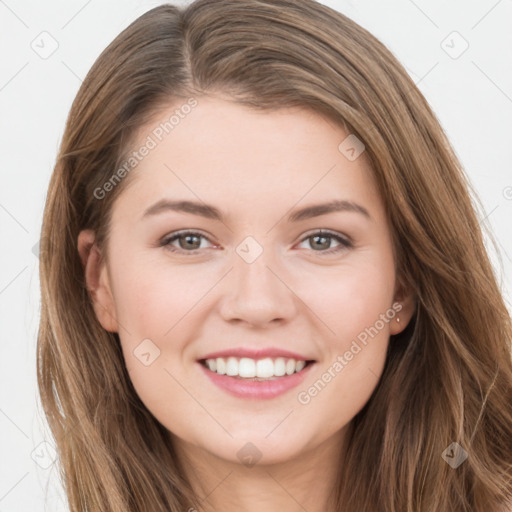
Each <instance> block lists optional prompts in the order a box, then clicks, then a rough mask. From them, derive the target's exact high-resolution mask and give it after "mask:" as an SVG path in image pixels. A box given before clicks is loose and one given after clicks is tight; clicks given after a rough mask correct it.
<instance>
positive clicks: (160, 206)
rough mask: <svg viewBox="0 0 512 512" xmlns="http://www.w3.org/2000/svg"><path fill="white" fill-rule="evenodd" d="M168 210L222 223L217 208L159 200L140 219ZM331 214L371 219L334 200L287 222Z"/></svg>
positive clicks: (302, 211) (350, 203)
mask: <svg viewBox="0 0 512 512" xmlns="http://www.w3.org/2000/svg"><path fill="white" fill-rule="evenodd" d="M169 210H171V211H175V212H182V213H191V214H193V215H199V216H201V217H206V218H207V219H212V220H217V221H220V222H222V221H223V218H224V216H223V215H222V213H221V211H220V210H219V209H218V208H216V207H215V206H212V205H209V204H206V203H198V202H195V201H179V200H171V199H160V200H159V201H157V202H156V203H155V204H153V205H152V206H150V207H149V208H147V209H146V210H145V211H144V213H143V215H142V219H145V218H147V217H151V216H154V215H158V214H161V213H164V212H166V211H169ZM333 212H354V213H360V214H362V215H364V216H365V217H366V218H367V219H369V220H371V219H372V217H371V215H370V213H369V212H368V210H367V209H366V208H365V207H364V206H361V205H359V204H357V203H354V202H353V201H347V200H343V199H335V200H333V201H331V202H329V203H322V204H315V205H312V206H306V207H304V208H301V209H299V210H295V211H294V212H292V213H291V214H290V215H289V216H288V222H298V221H301V220H305V219H311V218H313V217H319V216H320V215H326V214H328V213H333Z"/></svg>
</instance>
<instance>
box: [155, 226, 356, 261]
mask: <svg viewBox="0 0 512 512" xmlns="http://www.w3.org/2000/svg"><path fill="white" fill-rule="evenodd" d="M183 235H196V236H199V237H202V238H205V239H206V240H209V239H208V237H206V236H204V235H203V234H202V233H200V232H198V231H178V232H176V233H174V234H172V235H171V236H170V237H167V238H164V239H162V241H161V243H160V246H161V247H165V249H166V250H168V251H171V252H178V253H182V254H183V253H188V254H190V255H192V256H196V255H198V251H200V250H201V249H193V250H191V251H187V250H185V249H179V248H177V247H173V246H171V245H170V244H171V242H174V240H177V239H178V238H180V237H181V236H183ZM314 236H323V237H328V238H334V239H335V240H336V241H337V242H339V243H340V245H339V246H338V247H334V248H331V249H327V250H325V251H314V250H313V249H312V250H313V252H317V253H319V254H321V255H330V254H334V253H337V252H340V251H342V250H344V249H350V248H352V247H353V246H354V244H353V243H352V241H351V240H349V239H348V238H344V237H342V236H340V235H338V234H336V233H335V232H332V231H328V230H319V231H315V232H313V233H311V234H309V235H307V236H305V237H304V238H303V239H302V240H301V241H300V243H302V242H304V241H305V240H307V239H308V238H313V237H314Z"/></svg>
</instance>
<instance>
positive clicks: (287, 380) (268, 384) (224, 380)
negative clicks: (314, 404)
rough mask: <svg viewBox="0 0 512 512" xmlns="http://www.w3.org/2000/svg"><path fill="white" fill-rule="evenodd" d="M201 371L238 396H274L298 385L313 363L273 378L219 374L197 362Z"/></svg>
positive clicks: (216, 383)
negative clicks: (260, 378)
mask: <svg viewBox="0 0 512 512" xmlns="http://www.w3.org/2000/svg"><path fill="white" fill-rule="evenodd" d="M198 364H199V366H200V367H201V369H202V370H203V372H205V374H206V375H207V376H208V377H209V379H210V380H211V381H212V382H213V383H214V384H215V385H216V386H218V387H219V388H221V389H223V390H224V391H227V392H228V393H229V394H231V395H233V396H236V397H238V398H257V399H262V398H274V397H276V396H279V395H282V394H283V393H286V392H287V391H289V390H290V389H293V388H294V387H296V386H298V385H299V384H300V383H301V382H302V381H303V380H304V378H305V377H306V375H307V374H308V373H309V372H310V370H311V368H312V367H313V366H314V365H315V363H309V364H308V365H307V366H305V367H304V368H303V369H302V370H301V371H300V372H297V373H294V374H292V375H284V376H283V377H276V378H275V379H273V380H260V381H257V380H250V379H240V378H237V377H230V376H228V375H219V374H218V373H215V372H212V371H210V370H209V369H208V368H206V367H205V366H204V365H203V364H202V363H198Z"/></svg>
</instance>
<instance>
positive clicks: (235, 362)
mask: <svg viewBox="0 0 512 512" xmlns="http://www.w3.org/2000/svg"><path fill="white" fill-rule="evenodd" d="M314 364H315V361H304V360H295V359H291V358H283V357H276V358H270V357H266V358H264V359H251V358H248V357H242V358H237V357H227V358H224V357H217V358H212V359H203V360H200V361H199V365H200V367H201V370H202V371H203V372H204V373H205V374H206V376H207V377H208V378H209V379H210V381H211V382H213V383H214V384H215V385H216V386H218V387H220V388H221V389H223V390H224V391H227V392H228V393H229V394H231V395H233V396H236V397H238V398H257V399H262V398H273V397H276V396H278V395H281V394H283V393H285V392H286V391H288V390H290V389H292V388H294V387H296V386H298V385H299V384H300V383H301V382H302V381H303V379H304V378H305V376H306V374H307V373H309V371H310V370H311V368H312V367H313V366H314Z"/></svg>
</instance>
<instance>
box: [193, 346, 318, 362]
mask: <svg viewBox="0 0 512 512" xmlns="http://www.w3.org/2000/svg"><path fill="white" fill-rule="evenodd" d="M217 357H224V358H225V357H238V358H241V357H248V358H250V359H264V358H266V357H271V358H276V357H284V358H288V359H295V360H296V361H312V360H313V359H312V358H308V357H304V356H301V355H300V354H297V353H295V352H291V351H289V350H283V349H280V348H261V349H251V348H230V349H227V350H219V351H217V352H211V353H210V354H207V355H206V356H203V357H201V358H200V359H199V360H200V361H201V360H204V359H216V358H217Z"/></svg>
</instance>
